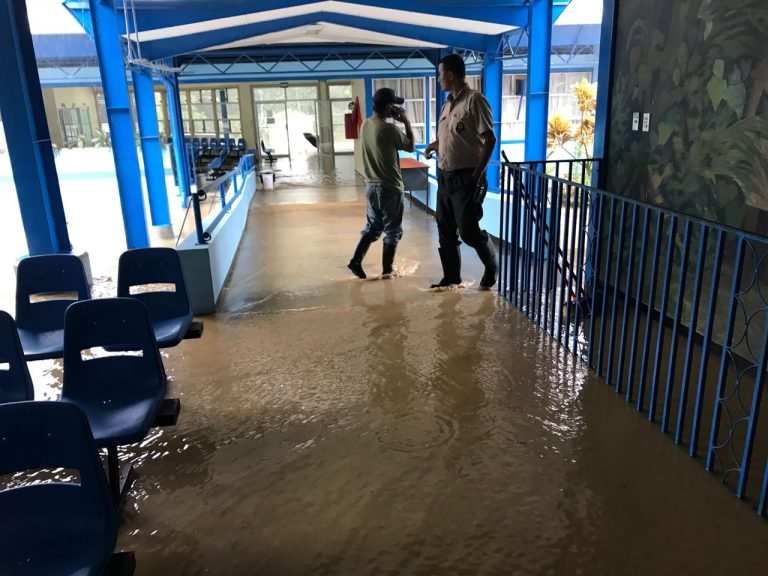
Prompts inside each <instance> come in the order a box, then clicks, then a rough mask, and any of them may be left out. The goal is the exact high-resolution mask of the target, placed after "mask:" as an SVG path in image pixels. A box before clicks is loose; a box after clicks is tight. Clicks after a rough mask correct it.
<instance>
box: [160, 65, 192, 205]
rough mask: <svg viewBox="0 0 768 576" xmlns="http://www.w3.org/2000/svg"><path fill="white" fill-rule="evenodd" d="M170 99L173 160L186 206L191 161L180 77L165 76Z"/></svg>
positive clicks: (183, 202) (182, 199)
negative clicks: (186, 140) (186, 141)
mask: <svg viewBox="0 0 768 576" xmlns="http://www.w3.org/2000/svg"><path fill="white" fill-rule="evenodd" d="M163 82H164V83H165V90H166V95H167V98H166V99H167V100H168V119H169V120H170V124H171V143H172V146H173V161H174V162H175V164H176V179H177V181H178V184H179V193H180V195H181V205H182V206H183V207H184V208H186V207H187V206H188V205H189V196H190V194H191V185H190V177H189V162H188V160H187V147H186V145H185V144H184V119H183V118H182V115H181V96H180V95H179V79H178V78H176V77H175V76H174V77H166V78H163Z"/></svg>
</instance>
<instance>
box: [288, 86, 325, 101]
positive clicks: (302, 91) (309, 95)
mask: <svg viewBox="0 0 768 576" xmlns="http://www.w3.org/2000/svg"><path fill="white" fill-rule="evenodd" d="M331 98H333V96H331ZM316 99H317V87H316V86H290V87H289V88H288V100H316Z"/></svg>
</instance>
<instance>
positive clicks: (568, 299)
mask: <svg viewBox="0 0 768 576" xmlns="http://www.w3.org/2000/svg"><path fill="white" fill-rule="evenodd" d="M574 190H576V191H577V194H575V195H574ZM571 197H573V206H572V207H571V211H573V218H572V219H571V230H570V233H569V237H568V239H569V244H570V246H571V249H570V252H568V253H567V255H568V273H567V276H568V285H567V287H566V292H565V347H566V348H569V347H570V342H571V339H570V336H571V309H572V308H573V301H574V297H575V298H576V301H577V303H578V298H579V297H578V295H576V294H574V292H573V274H574V271H575V270H576V267H575V266H574V261H575V258H576V242H577V237H576V234H577V233H578V232H577V231H578V214H579V209H580V204H579V196H578V189H577V188H576V187H575V186H574V185H572V184H569V185H568V198H571ZM563 255H564V256H565V252H564V253H563ZM575 329H576V328H574V330H575ZM572 352H573V353H574V354H576V349H575V348H574V349H573V350H572Z"/></svg>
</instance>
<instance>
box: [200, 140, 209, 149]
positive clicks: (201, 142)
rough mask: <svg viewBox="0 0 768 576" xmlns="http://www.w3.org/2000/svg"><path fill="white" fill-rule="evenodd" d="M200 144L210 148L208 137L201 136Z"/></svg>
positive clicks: (204, 147)
mask: <svg viewBox="0 0 768 576" xmlns="http://www.w3.org/2000/svg"><path fill="white" fill-rule="evenodd" d="M200 146H201V147H202V148H203V150H205V149H207V148H208V138H201V139H200Z"/></svg>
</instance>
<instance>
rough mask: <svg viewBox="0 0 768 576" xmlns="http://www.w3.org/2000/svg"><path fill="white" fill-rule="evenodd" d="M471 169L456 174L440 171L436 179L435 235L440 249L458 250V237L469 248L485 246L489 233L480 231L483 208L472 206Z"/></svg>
mask: <svg viewBox="0 0 768 576" xmlns="http://www.w3.org/2000/svg"><path fill="white" fill-rule="evenodd" d="M472 172H473V169H472V168H468V169H466V170H459V171H456V172H445V171H443V170H440V171H439V175H438V179H437V232H438V236H439V238H440V246H441V247H443V248H449V247H451V246H458V245H459V244H461V242H459V237H461V239H462V240H463V241H464V243H465V244H467V245H468V246H471V247H472V248H475V249H476V250H477V249H482V248H483V247H484V246H486V245H487V244H488V233H487V232H486V231H485V230H481V229H480V219H481V218H482V217H483V206H482V204H478V203H477V202H475V184H476V183H475V182H472V181H471V180H472Z"/></svg>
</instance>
